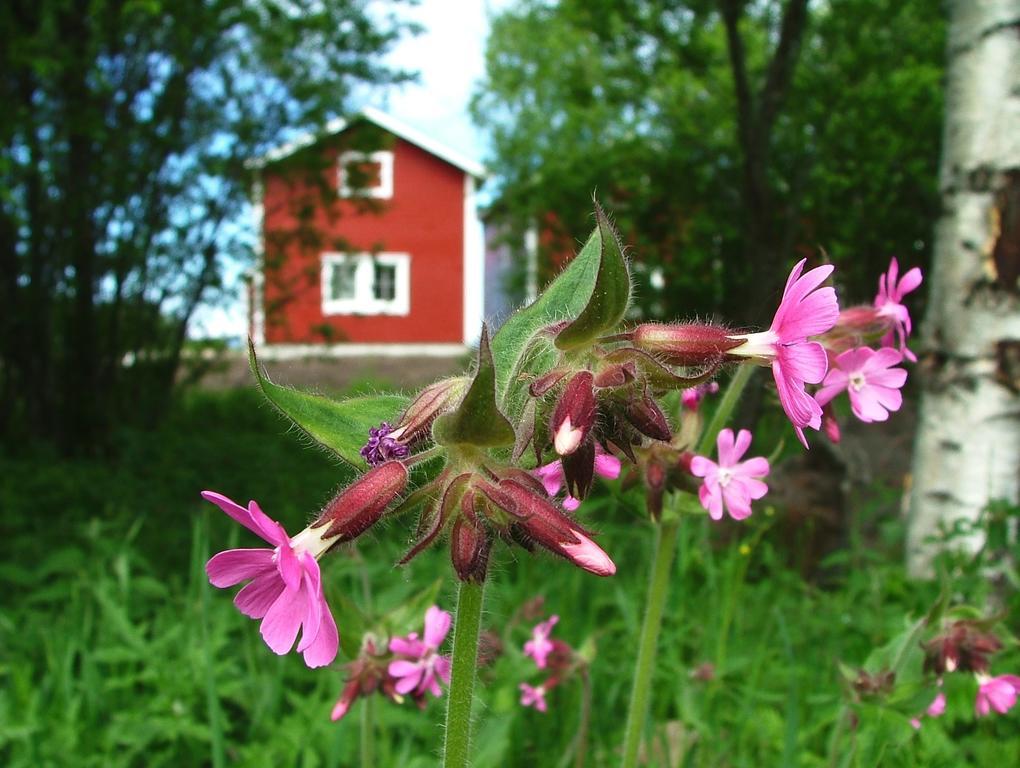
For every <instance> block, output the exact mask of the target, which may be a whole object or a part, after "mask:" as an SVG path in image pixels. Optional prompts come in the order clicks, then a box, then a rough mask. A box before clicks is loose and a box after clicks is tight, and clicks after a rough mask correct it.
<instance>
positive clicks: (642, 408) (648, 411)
mask: <svg viewBox="0 0 1020 768" xmlns="http://www.w3.org/2000/svg"><path fill="white" fill-rule="evenodd" d="M624 414H625V415H626V417H627V421H629V422H630V423H631V424H632V425H633V426H634V428H635V429H637V431H638V432H640V433H641V434H643V435H647V436H648V437H650V438H652V439H653V440H661V441H662V442H664V443H668V442H669V441H670V440H672V439H673V432H672V430H670V427H669V420H668V419H667V418H666V414H664V413H663V412H662V409H661V408H659V404H658V403H656V402H655V400H654V399H652V397H651V395H649V394H648V392H647V391H645V392H642V393H641V394H639V395H635V396H633V397H631V398H630V399H628V400H627V405H626V408H625V409H624Z"/></svg>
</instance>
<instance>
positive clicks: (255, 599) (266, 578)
mask: <svg viewBox="0 0 1020 768" xmlns="http://www.w3.org/2000/svg"><path fill="white" fill-rule="evenodd" d="M284 589H286V586H285V585H284V583H283V579H281V578H280V574H279V573H277V572H276V569H275V568H274V569H273V570H272V571H268V572H266V573H265V574H263V575H262V576H259V577H258V578H256V579H255V580H254V581H253V582H251V583H250V584H248V585H247V586H246V587H244V588H242V589H241V591H240V592H238V593H237V596H236V597H235V598H234V605H236V606H237V610H239V611H240V612H241V613H243V614H244V615H245V616H247V617H248V618H251V619H261V618H263V617H264V616H265V615H266V614H267V613H269V609H270V608H272V607H273V603H275V602H276V599H277V598H278V597H279V596H280V594H281V593H282V592H283V590H284Z"/></svg>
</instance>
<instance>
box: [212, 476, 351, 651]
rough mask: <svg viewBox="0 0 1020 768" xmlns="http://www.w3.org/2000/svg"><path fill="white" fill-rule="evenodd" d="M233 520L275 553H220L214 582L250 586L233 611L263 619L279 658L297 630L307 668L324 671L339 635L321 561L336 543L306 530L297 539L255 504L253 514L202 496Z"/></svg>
mask: <svg viewBox="0 0 1020 768" xmlns="http://www.w3.org/2000/svg"><path fill="white" fill-rule="evenodd" d="M202 496H203V498H205V499H206V500H207V501H211V502H212V503H213V504H215V505H216V506H218V507H219V508H220V509H222V510H223V511H224V512H226V513H227V514H228V515H230V517H232V518H234V520H236V521H237V522H239V523H240V524H241V525H243V526H244V527H245V528H247V529H248V530H250V531H251V532H252V533H254V534H256V535H257V536H259V537H261V538H262V539H264V540H265V541H267V542H269V543H270V544H272V545H273V547H274V548H273V549H266V548H263V549H231V550H227V551H226V552H220V553H219V554H216V555H213V557H212V558H211V559H210V560H209V562H208V563H206V566H205V570H206V573H207V574H208V575H209V581H210V582H211V583H212V585H213V586H215V587H232V586H234V585H235V584H239V583H241V582H242V581H246V580H249V579H250V580H251V581H250V582H249V583H248V584H247V585H246V586H245V587H244V588H243V589H241V591H240V592H238V593H237V597H236V598H234V605H236V606H237V607H238V609H239V610H240V611H241V613H243V614H244V615H245V616H249V617H251V618H253V619H262V627H261V631H262V639H263V640H265V641H266V645H268V646H269V648H270V649H271V650H272V651H273V652H274V653H278V654H281V655H282V654H285V653H287V652H288V651H290V649H291V648H292V647H293V645H294V641H295V640H296V639H297V635H298V630H300V631H301V642H300V643H299V644H298V647H297V650H298V653H302V654H304V657H305V664H307V665H308V666H309V667H321V666H325V665H326V664H329V663H330V662H332V661H333V659H334V658H336V653H337V646H338V645H339V641H340V638H339V635H338V633H337V629H336V623H335V622H334V621H333V615H332V614H331V613H330V610H329V605H327V604H326V598H325V596H324V595H323V592H322V580H321V578H320V574H319V564H318V561H317V558H318V557H319V556H320V555H321V554H322V553H323V552H325V551H326V549H328V548H329V547H330V546H331V545H332V544H333V541H329V542H327V541H324V540H323V538H322V536H321V533H323V532H325V528H323V529H322V531H320V532H316V531H314V530H313V529H312V528H306V529H305V530H304V531H302V532H301V533H299V534H298V535H297V536H295V537H294V538H290V537H288V536H287V532H286V531H285V530H284V529H283V526H282V525H280V524H279V523H278V522H276V521H275V520H271V519H270V518H269V517H267V516H266V514H265V513H264V512H263V511H262V510H261V509H259V505H258V504H256V503H255V502H254V501H250V502H248V508H247V509H245V508H244V507H242V506H240V505H239V504H236V503H235V502H233V501H231V500H230V499H228V498H227V497H226V496H223V495H221V494H218V493H213V492H212V491H203V492H202Z"/></svg>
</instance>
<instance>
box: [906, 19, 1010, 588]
mask: <svg viewBox="0 0 1020 768" xmlns="http://www.w3.org/2000/svg"><path fill="white" fill-rule="evenodd" d="M947 78H948V82H947V86H946V105H945V109H946V116H945V129H944V135H943V149H942V152H943V155H942V163H941V168H940V173H939V185H940V190H941V193H942V200H943V214H942V217H941V219H940V221H939V223H938V226H937V228H936V232H935V250H934V259H933V264H932V267H933V269H932V273H931V275H930V276H929V278H930V279H929V288H930V299H929V302H930V303H929V306H928V313H927V315H926V317H925V322H924V325H923V328H922V347H921V349H922V354H923V357H922V366H921V368H922V376H923V382H924V392H923V395H922V399H921V411H920V420H919V423H918V434H917V443H916V446H915V451H914V473H913V477H914V482H913V489H912V493H911V499H910V513H909V520H908V526H909V527H908V537H907V545H908V553H907V555H908V564H909V566H910V569H911V571H912V572H913V573H914V574H916V575H924V574H925V573H927V572H928V571H929V568H930V562H931V557H932V555H933V554H934V552H933V549H932V547H931V545H930V544H929V543H927V542H926V539H928V537H930V536H931V535H932V534H933V533H935V531H936V530H937V528H938V527H939V525H940V524H947V523H951V522H952V521H953V520H957V519H961V518H963V519H967V520H975V519H977V517H978V516H979V515H980V513H981V511H982V510H983V509H985V508H986V506H987V505H988V503H989V502H990V501H993V500H997V499H1005V500H1008V501H1011V502H1013V503H1016V502H1017V501H1018V499H1020V395H1018V388H1020V363H1018V362H1017V361H1018V357H1020V298H1018V288H1020V286H1018V285H1017V280H1016V277H1015V275H1016V274H1017V273H1016V263H1015V262H1016V260H1017V258H1018V257H1017V242H1016V240H1017V239H1020V232H1018V231H1017V226H1016V223H1017V218H1018V214H1017V212H1016V205H1017V204H1018V203H1017V201H1018V200H1020V0H952V2H950V30H949V44H948V72H947ZM963 543H964V545H965V546H968V547H970V548H972V549H973V548H976V547H978V546H980V544H981V537H980V536H979V535H974V536H972V537H970V539H969V540H967V541H965V542H963Z"/></svg>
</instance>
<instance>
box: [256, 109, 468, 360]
mask: <svg viewBox="0 0 1020 768" xmlns="http://www.w3.org/2000/svg"><path fill="white" fill-rule="evenodd" d="M352 130H355V129H352ZM386 148H387V149H390V150H391V151H393V153H394V163H393V197H392V198H390V199H388V200H373V201H372V203H371V204H372V205H375V206H376V207H377V208H378V209H379V210H375V211H366V210H364V209H363V208H364V204H363V203H361V202H359V201H351V200H337V199H336V190H337V181H338V179H337V163H336V160H337V157H338V155H339V153H340V152H341V151H342V149H343V145H334V146H322V147H319V148H312V149H310V150H306V152H321V153H323V154H322V155H320V156H319V157H320V158H321V159H322V161H323V162H322V165H321V166H320V167H321V169H322V170H321V172H320V173H319V174H318V175H320V176H321V184H322V185H323V186H322V187H318V188H317V185H316V184H315V183H311V182H310V181H309V178H308V173H307V171H303V170H299V166H298V165H296V164H294V163H287V162H284V163H279V164H277V165H272V166H269V167H268V168H266V169H265V171H264V209H265V213H264V217H265V218H264V225H263V227H264V233H265V251H266V258H265V262H266V263H265V278H266V279H265V289H264V296H263V299H264V303H263V306H264V310H265V317H266V323H265V339H266V342H267V343H269V344H280V343H301V344H311V343H323V342H327V341H335V342H339V341H346V342H352V343H379V342H404V343H411V342H415V343H423V342H443V343H459V342H461V341H462V339H463V312H464V310H463V271H464V267H463V263H464V261H463V260H464V172H463V171H461V170H459V169H458V168H456V167H454V166H452V165H450V164H449V163H447V162H445V161H443V160H440V159H439V158H437V157H435V156H434V155H432V154H430V153H428V152H426V151H425V150H423V149H421V148H419V147H417V146H415V145H414V144H411V143H409V142H406V141H404V140H402V139H398V138H396V137H392V144H391V145H390V146H389V147H386ZM304 167H305V168H307V164H306V165H305V166H304ZM323 191H325V192H326V194H325V195H323ZM324 198H325V199H328V200H330V201H331V204H330V205H328V206H327V205H325V204H323V200H324ZM359 207H360V208H362V210H359ZM299 232H300V233H301V234H297V233H299ZM345 251H347V252H361V251H367V252H379V251H390V252H400V253H408V254H410V257H411V259H410V283H411V288H410V312H409V314H407V315H405V316H390V315H368V316H354V315H328V316H324V315H323V313H322V292H321V286H320V279H321V255H322V253H323V252H345Z"/></svg>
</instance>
